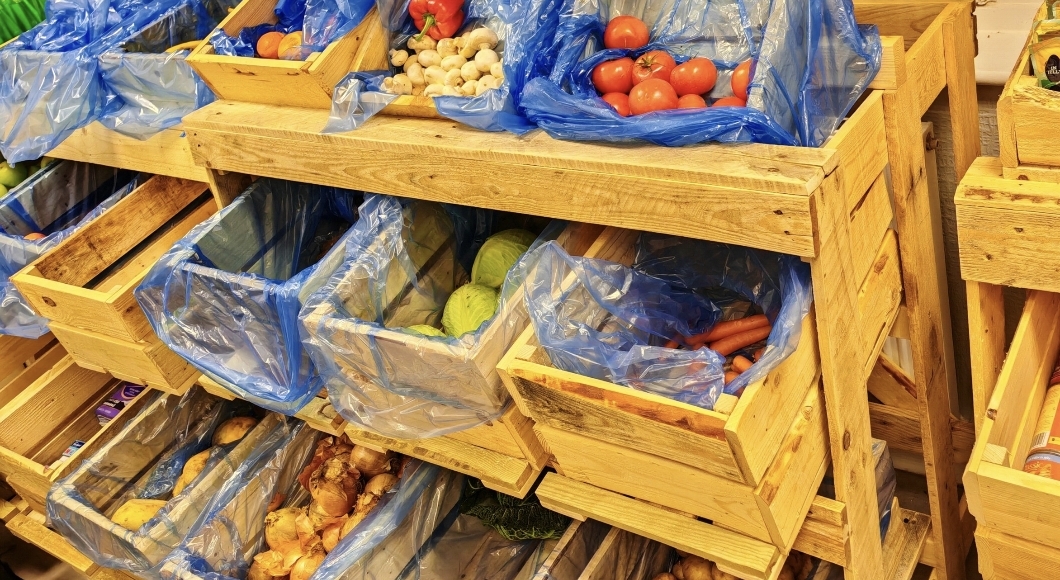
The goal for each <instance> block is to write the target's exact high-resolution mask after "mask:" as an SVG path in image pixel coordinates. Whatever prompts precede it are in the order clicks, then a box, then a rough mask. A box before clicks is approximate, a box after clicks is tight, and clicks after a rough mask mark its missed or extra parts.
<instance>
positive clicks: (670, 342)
mask: <svg viewBox="0 0 1060 580" xmlns="http://www.w3.org/2000/svg"><path fill="white" fill-rule="evenodd" d="M678 346H679V345H678V344H677V341H676V340H668V341H666V344H664V345H663V348H677V347H678Z"/></svg>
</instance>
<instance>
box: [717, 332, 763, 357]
mask: <svg viewBox="0 0 1060 580" xmlns="http://www.w3.org/2000/svg"><path fill="white" fill-rule="evenodd" d="M772 330H773V327H772V326H763V327H761V328H755V329H752V330H745V331H743V332H739V333H737V334H733V335H730V336H726V337H725V338H723V339H721V340H716V341H714V342H712V343H710V350H713V351H714V352H716V353H718V354H720V355H721V356H729V355H730V354H732V353H734V352H736V351H738V350H740V349H741V348H743V347H745V346H751V345H752V344H754V343H756V342H758V341H760V340H763V339H765V338H767V337H768V336H769V333H770V331H772Z"/></svg>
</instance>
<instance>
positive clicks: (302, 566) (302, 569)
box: [291, 544, 327, 580]
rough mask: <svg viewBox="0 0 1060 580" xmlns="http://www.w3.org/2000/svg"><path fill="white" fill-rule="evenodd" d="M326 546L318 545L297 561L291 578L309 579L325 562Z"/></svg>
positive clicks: (292, 569)
mask: <svg viewBox="0 0 1060 580" xmlns="http://www.w3.org/2000/svg"><path fill="white" fill-rule="evenodd" d="M326 555H327V554H325V553H324V546H321V545H319V544H318V545H316V546H315V547H314V548H313V550H312V551H311V552H309V553H307V554H305V555H303V556H302V557H301V558H299V559H298V561H297V562H295V565H294V567H292V568H291V580H309V577H310V576H312V575H313V572H316V571H317V568H319V567H320V565H321V564H322V563H323V562H324V556H326Z"/></svg>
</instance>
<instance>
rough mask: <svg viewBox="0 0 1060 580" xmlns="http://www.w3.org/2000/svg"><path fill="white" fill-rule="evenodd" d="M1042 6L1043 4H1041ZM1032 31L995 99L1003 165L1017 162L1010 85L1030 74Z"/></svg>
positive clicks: (1013, 165) (1016, 163)
mask: <svg viewBox="0 0 1060 580" xmlns="http://www.w3.org/2000/svg"><path fill="white" fill-rule="evenodd" d="M1043 7H1044V4H1043ZM1033 34H1034V33H1033V31H1031V32H1029V33H1028V34H1027V42H1026V43H1025V44H1024V47H1023V50H1022V51H1021V52H1020V58H1019V59H1018V60H1017V61H1016V66H1015V67H1014V68H1013V69H1012V73H1011V74H1010V75H1009V77H1008V81H1007V82H1006V83H1005V88H1004V90H1003V91H1002V92H1001V98H1000V99H998V101H997V132H998V140H999V142H1000V143H999V145H1000V155H1001V162H1002V164H1003V165H1004V166H1005V167H1010V168H1015V167H1017V166H1018V165H1019V164H1020V162H1019V155H1018V152H1017V143H1016V119H1015V116H1014V115H1015V110H1014V109H1013V104H1012V87H1013V86H1015V85H1016V84H1017V83H1019V82H1020V79H1021V78H1022V77H1023V76H1024V75H1028V74H1030V52H1029V51H1028V50H1027V47H1028V46H1029V45H1030V43H1031V38H1032V37H1033Z"/></svg>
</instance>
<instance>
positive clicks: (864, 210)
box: [184, 0, 979, 579]
mask: <svg viewBox="0 0 1060 580" xmlns="http://www.w3.org/2000/svg"><path fill="white" fill-rule="evenodd" d="M855 8H856V15H857V18H858V20H859V21H860V22H863V23H874V24H877V25H878V26H879V27H880V30H881V32H882V34H883V35H884V39H883V46H884V66H883V69H882V70H881V73H880V75H878V77H877V78H876V80H875V81H874V82H873V84H872V87H871V88H872V90H870V91H869V92H868V94H867V95H866V97H865V98H864V99H863V100H862V102H861V103H860V104H859V105H858V106H857V108H856V109H855V110H854V111H853V112H852V113H851V115H850V118H849V119H848V120H847V121H846V123H845V124H844V125H843V127H842V128H841V129H840V130H839V132H838V133H837V134H836V135H835V136H834V137H833V138H832V139H831V140H830V141H829V142H828V143H826V144H825V146H824V147H822V148H818V149H809V148H791V147H778V146H768V145H758V144H741V145H718V144H705V145H699V146H691V147H685V148H682V149H680V150H664V149H660V148H656V147H650V146H608V145H602V144H592V143H576V142H564V141H558V140H553V139H551V138H549V137H548V136H546V135H544V134H540V133H538V134H534V135H532V136H529V137H524V138H517V137H514V136H512V135H508V134H499V133H483V132H480V131H476V130H473V129H469V128H465V127H462V126H460V125H458V124H456V123H453V122H449V121H444V120H430V119H414V118H395V117H379V118H376V119H373V120H371V121H370V122H368V123H366V124H365V125H364V126H363V127H361V128H359V129H358V130H356V131H353V132H350V133H344V134H332V135H322V134H320V129H321V128H323V126H324V125H325V123H326V121H327V117H328V113H327V111H323V110H312V109H295V108H287V107H282V106H275V105H264V104H252V103H241V102H232V101H222V102H217V103H214V104H212V105H209V106H207V107H205V108H203V109H200V110H199V111H197V112H195V113H192V114H191V115H189V116H187V117H186V118H185V119H184V129H185V131H186V132H187V135H188V141H189V143H190V145H191V152H192V157H193V159H194V160H195V161H196V163H199V164H202V165H203V166H204V167H206V168H207V169H208V170H209V171H210V172H211V178H212V179H213V181H214V182H218V181H219V180H218V179H217V177H218V176H222V174H221V172H225V173H224V177H226V178H227V179H228V180H229V181H230V182H231V183H232V184H233V187H229V188H225V187H220V188H218V191H216V192H215V193H216V194H217V196H218V198H219V199H220V200H221V202H222V203H225V202H228V201H230V200H231V199H232V198H234V197H235V196H236V195H238V194H239V193H240V192H241V189H240V188H239V187H235V186H234V185H235V184H237V183H238V180H237V179H235V178H233V177H230V176H233V175H236V174H248V175H259V176H268V177H277V178H283V179H292V180H297V181H307V182H313V183H319V184H324V185H332V186H338V187H348V188H354V189H363V190H367V191H374V192H379V193H386V194H394V195H401V196H406V197H413V198H421V199H427V200H434V201H442V202H450V203H458V204H462V205H470V206H476V207H483V208H491V209H497V210H505V211H513V212H519V213H525V214H533V215H541V216H545V217H551V218H558V219H568V220H574V221H583V222H590V223H597V224H601V225H606V226H613V227H617V228H628V229H634V230H650V231H654V232H660V233H666V234H674V235H682V236H688V237H694V238H701V239H708V240H713V241H719V242H726V243H733V244H740V245H746V246H752V247H756V248H762V249H768V250H775V251H780V252H786V253H790V254H795V255H798V256H801V257H802V258H804V259H805V260H806V261H807V262H809V263H810V265H811V270H812V276H813V282H814V294H815V315H814V319H813V320H812V322H813V323H814V324H815V326H816V329H815V332H816V343H817V345H818V346H819V352H820V357H819V361H817V360H816V359H815V360H814V361H813V365H814V366H815V367H816V368H817V369H818V370H814V371H812V372H814V373H815V374H816V373H817V372H819V373H820V376H821V382H822V383H823V396H824V406H825V410H826V415H827V441H828V442H829V444H828V445H827V448H828V449H827V451H828V452H829V454H830V456H831V464H832V471H833V473H834V474H835V482H836V487H837V495H838V498H839V499H838V500H827V499H825V498H821V497H817V496H816V495H815V493H810V494H809V495H808V496H807V497H805V498H804V499H802V500H800V501H799V502H793V503H792V505H790V506H788V507H787V509H789V510H791V511H792V512H793V513H791V514H784V516H783V517H785V518H787V519H786V521H789V522H794V523H791V524H786V525H792V526H794V529H797V530H798V533H797V535H796V538H795V540H794V544H793V546H778V545H777V543H775V542H767V541H763V540H761V539H756V538H751V537H749V536H747V535H746V534H742V533H740V532H738V531H735V530H733V529H732V528H731V527H725V526H723V525H717V524H711V523H707V522H706V521H703V520H699V519H695V518H692V517H688V515H687V514H675V513H674V511H673V510H674V508H673V507H672V506H663V505H652V503H648V502H649V501H650V500H647V501H642V500H643V499H646V498H642V499H641V500H638V499H633V498H629V497H625V495H624V494H622V493H620V492H616V491H614V490H613V489H612V490H609V489H605V488H603V487H601V486H597V485H592V484H591V483H586V482H584V481H578V480H577V478H578V477H583V476H584V475H585V474H578V475H574V474H568V475H571V476H570V477H568V476H565V475H564V474H562V473H556V474H551V473H550V474H548V475H546V476H545V479H544V480H543V482H542V484H541V486H540V487H539V489H538V495H539V497H540V498H541V499H542V501H543V502H544V503H545V504H546V505H548V506H551V507H552V508H553V509H557V510H559V511H562V512H564V513H567V514H568V515H571V516H574V517H575V518H576V519H596V520H601V521H605V522H608V523H611V524H613V525H615V526H617V527H619V528H622V529H626V530H629V531H634V532H635V533H638V534H641V535H644V536H647V537H649V538H652V539H655V540H658V541H661V542H663V543H666V544H669V545H677V546H681V547H683V548H684V549H687V550H689V551H691V552H693V553H697V554H699V555H701V556H704V557H708V558H711V559H714V560H717V561H719V562H723V563H724V564H723V567H724V568H726V569H728V570H732V571H734V572H735V573H736V575H737V576H739V577H741V578H775V577H776V576H777V574H779V571H780V565H779V564H778V562H782V561H783V558H782V556H783V555H784V554H785V553H786V551H787V550H788V549H791V548H793V549H801V550H804V551H806V552H808V553H810V554H812V555H817V556H822V557H825V558H826V559H828V560H830V561H833V562H835V563H837V564H840V565H842V566H844V567H845V568H846V570H847V578H877V577H883V576H881V575H882V574H890V573H893V574H894V576H891V577H893V578H907V577H909V575H910V574H911V573H912V568H913V566H914V565H915V563H916V562H917V561H918V560H919V561H926V562H927V563H929V564H930V565H932V566H934V567H935V574H936V577H938V578H954V579H956V578H963V577H964V558H965V554H966V550H967V548H968V544H969V542H967V541H966V540H965V537H964V535H965V534H964V531H965V529H966V525H967V523H968V522H969V518H967V517H965V518H964V519H962V513H966V512H964V510H962V507H961V506H962V503H961V501H960V498H959V496H958V490H957V483H958V478H957V473H956V471H955V468H954V462H953V456H954V448H953V447H954V445H953V440H954V433H955V432H960V433H966V432H967V429H966V428H965V427H963V426H961V427H960V428H958V426H960V421H956V420H954V419H953V417H952V416H951V401H950V397H951V395H950V392H951V391H950V385H951V384H952V381H953V363H952V357H950V356H948V353H947V348H946V346H945V345H946V340H945V338H944V337H945V336H946V332H947V331H946V328H945V322H944V320H946V319H947V317H948V313H946V312H945V308H944V303H943V298H942V296H944V295H945V288H944V287H943V286H942V285H943V284H944V278H941V277H940V276H938V275H937V272H939V268H940V263H941V262H940V260H941V259H942V255H941V250H940V248H941V239H940V236H941V228H940V226H939V216H938V211H939V210H938V204H937V200H932V199H931V195H930V191H929V188H928V184H927V180H926V179H925V178H924V176H925V155H924V149H923V147H922V143H921V140H922V134H921V118H922V116H923V115H924V113H925V112H926V110H927V109H928V107H929V106H930V105H931V103H932V102H933V101H934V100H935V98H936V97H937V96H938V95H939V94H940V92H941V91H942V90H943V89H944V88H947V89H948V94H949V104H950V110H951V114H952V118H953V142H954V144H955V145H954V149H955V151H954V153H955V161H956V166H957V173H958V176H959V177H960V176H963V174H964V172H965V170H966V169H967V168H968V166H969V165H970V164H971V162H972V161H973V160H974V159H975V157H977V156H978V154H979V140H978V115H977V103H976V97H975V83H974V78H973V72H972V71H973V66H972V59H973V57H974V54H975V41H974V32H973V30H974V23H973V15H972V5H971V3H970V2H952V3H951V2H931V1H926V2H925V1H919V2H895V1H891V0H887V1H883V0H878V1H874V0H868V1H865V2H855ZM887 166H889V168H890V169H889V174H890V179H889V180H888V179H887V176H886V174H885V168H886V167H887ZM891 190H893V191H891ZM892 198H893V202H892ZM892 203H893V209H892ZM689 216H699V218H698V219H695V220H690V219H689ZM895 218H896V223H897V228H896V231H894V230H891V229H890V224H891V223H892V221H893V220H894V219H895ZM925 224H929V225H931V227H928V226H927V225H925ZM933 274H935V275H933ZM900 311H903V312H904V313H905V314H904V316H905V317H907V319H908V333H907V334H908V338H909V339H910V341H911V343H912V345H913V352H914V367H915V373H914V374H915V377H909V376H905V375H903V374H901V370H900V369H896V368H894V365H889V366H887V368H882V367H883V366H885V365H884V363H878V360H879V353H880V350H881V348H882V345H883V341H884V339H885V338H886V337H887V336H888V335H889V334H890V330H891V328H892V326H893V325H894V323H895V320H896V319H897V318H899V313H900ZM509 354H511V353H509ZM877 369H880V370H877ZM887 377H890V380H887ZM767 381H768V379H767ZM872 381H875V385H874V387H875V389H876V390H874V392H873V394H874V395H876V394H877V391H879V390H881V389H882V390H887V389H891V391H892V394H893V395H894V396H893V397H886V395H885V398H892V399H904V400H906V401H907V402H909V401H908V397H907V396H906V395H902V394H901V393H898V392H897V391H896V389H900V390H904V388H905V386H912V387H913V390H914V392H915V395H916V396H915V405H913V407H914V408H910V407H908V406H907V407H906V408H901V407H895V406H886V405H874V406H873V407H872V409H873V410H872V411H870V405H869V404H868V403H867V399H868V393H867V387H863V386H865V385H867V384H868V383H870V382H872ZM806 388H808V389H816V388H818V387H817V383H816V382H815V381H811V382H810V383H809V384H808V386H807V387H806ZM881 392H882V391H881ZM877 397H878V398H879V396H878V395H877ZM881 400H884V399H883V398H881ZM879 413H884V414H887V420H886V421H879V420H877V421H873V416H874V415H878V414H879ZM874 425H881V426H883V427H885V428H887V429H890V430H891V431H890V432H891V433H895V434H899V433H900V434H901V435H902V436H904V437H907V438H908V437H912V438H914V439H917V440H918V441H917V443H918V445H919V448H920V449H921V450H922V452H923V458H924V464H925V467H926V474H927V482H928V495H929V499H930V520H931V525H930V526H929V527H928V529H927V531H928V533H926V534H925V533H923V532H924V526H922V525H921V524H922V518H923V517H927V516H918V515H917V514H915V513H913V512H908V511H903V512H901V515H902V517H900V518H897V519H896V521H897V522H900V523H901V526H899V527H898V528H896V530H897V531H896V530H892V533H896V536H894V539H891V540H889V542H888V544H887V545H886V546H881V543H880V539H879V532H878V530H879V525H878V513H877V506H876V497H875V488H874V486H873V485H872V484H871V482H872V481H874V479H873V466H872V462H871V460H870V458H871V456H872V455H871V452H870V450H869V446H870V430H871V429H872V427H873V426H874ZM541 427H542V424H538V425H536V426H535V428H537V429H539V431H540V429H541ZM544 427H548V425H544ZM781 435H783V434H781ZM719 436H722V437H724V435H720V433H719ZM771 436H775V435H771ZM781 439H783V437H781ZM545 440H546V441H547V433H546V437H545ZM381 445H382V446H384V447H385V446H387V445H386V444H382V443H381ZM905 445H906V446H907V447H909V446H910V445H909V444H908V443H906V444H905ZM408 447H409V448H408V449H407V451H408V452H409V453H410V454H413V455H417V453H419V455H417V456H422V457H424V458H426V459H427V460H428V461H434V462H437V463H441V464H443V465H446V466H453V465H454V464H459V463H461V459H460V458H459V457H453V456H451V455H447V454H446V453H441V455H440V456H439V455H438V454H434V456H433V457H432V456H430V455H428V454H427V453H426V452H425V450H424V445H423V442H414V443H409V446H408ZM789 449H790V448H789ZM403 450H404V449H403ZM448 451H455V450H448ZM654 465H655V466H656V467H659V468H660V469H659V470H657V471H655V473H656V474H657V478H658V479H659V481H660V482H662V484H664V485H671V486H673V485H674V482H676V481H679V479H678V478H677V477H675V476H673V475H672V474H671V473H668V472H667V471H666V468H668V467H670V466H671V465H673V463H672V462H671V463H665V462H661V461H659V462H656V463H655V464H654ZM787 465H788V468H789V469H790V470H791V474H792V476H793V477H794V476H796V475H798V477H809V478H810V479H815V478H817V477H818V474H817V472H814V473H813V474H811V475H806V474H804V473H802V472H801V471H800V470H802V469H803V468H804V466H803V465H801V464H799V463H797V462H789V463H788V464H787ZM618 467H621V466H618ZM813 468H814V469H817V466H814V467H813ZM465 472H466V469H465ZM633 475H634V474H633V473H632V471H631V472H630V476H631V477H632V476H633ZM636 475H637V476H639V477H640V478H641V479H642V478H643V473H637V474H636ZM820 476H821V477H823V473H821V474H820ZM750 483H752V484H755V485H760V484H763V481H751V482H750ZM766 484H767V485H768V483H766ZM677 485H679V484H677ZM579 494H583V496H584V497H583V496H581V495H579ZM578 497H583V499H584V501H578V499H577V498H578ZM760 497H766V496H760ZM585 498H588V499H585ZM653 503H654V502H653ZM679 511H684V510H679ZM807 512H808V514H809V515H806V514H807ZM626 514H628V516H627V515H626ZM925 536H926V537H927V538H928V539H925ZM888 537H889V538H891V535H890V534H889V535H888ZM892 542H895V543H896V544H893V545H892ZM910 554H913V555H914V556H912V557H910V556H909V555H910ZM885 556H886V558H887V560H886V562H885V560H884V558H885Z"/></svg>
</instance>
